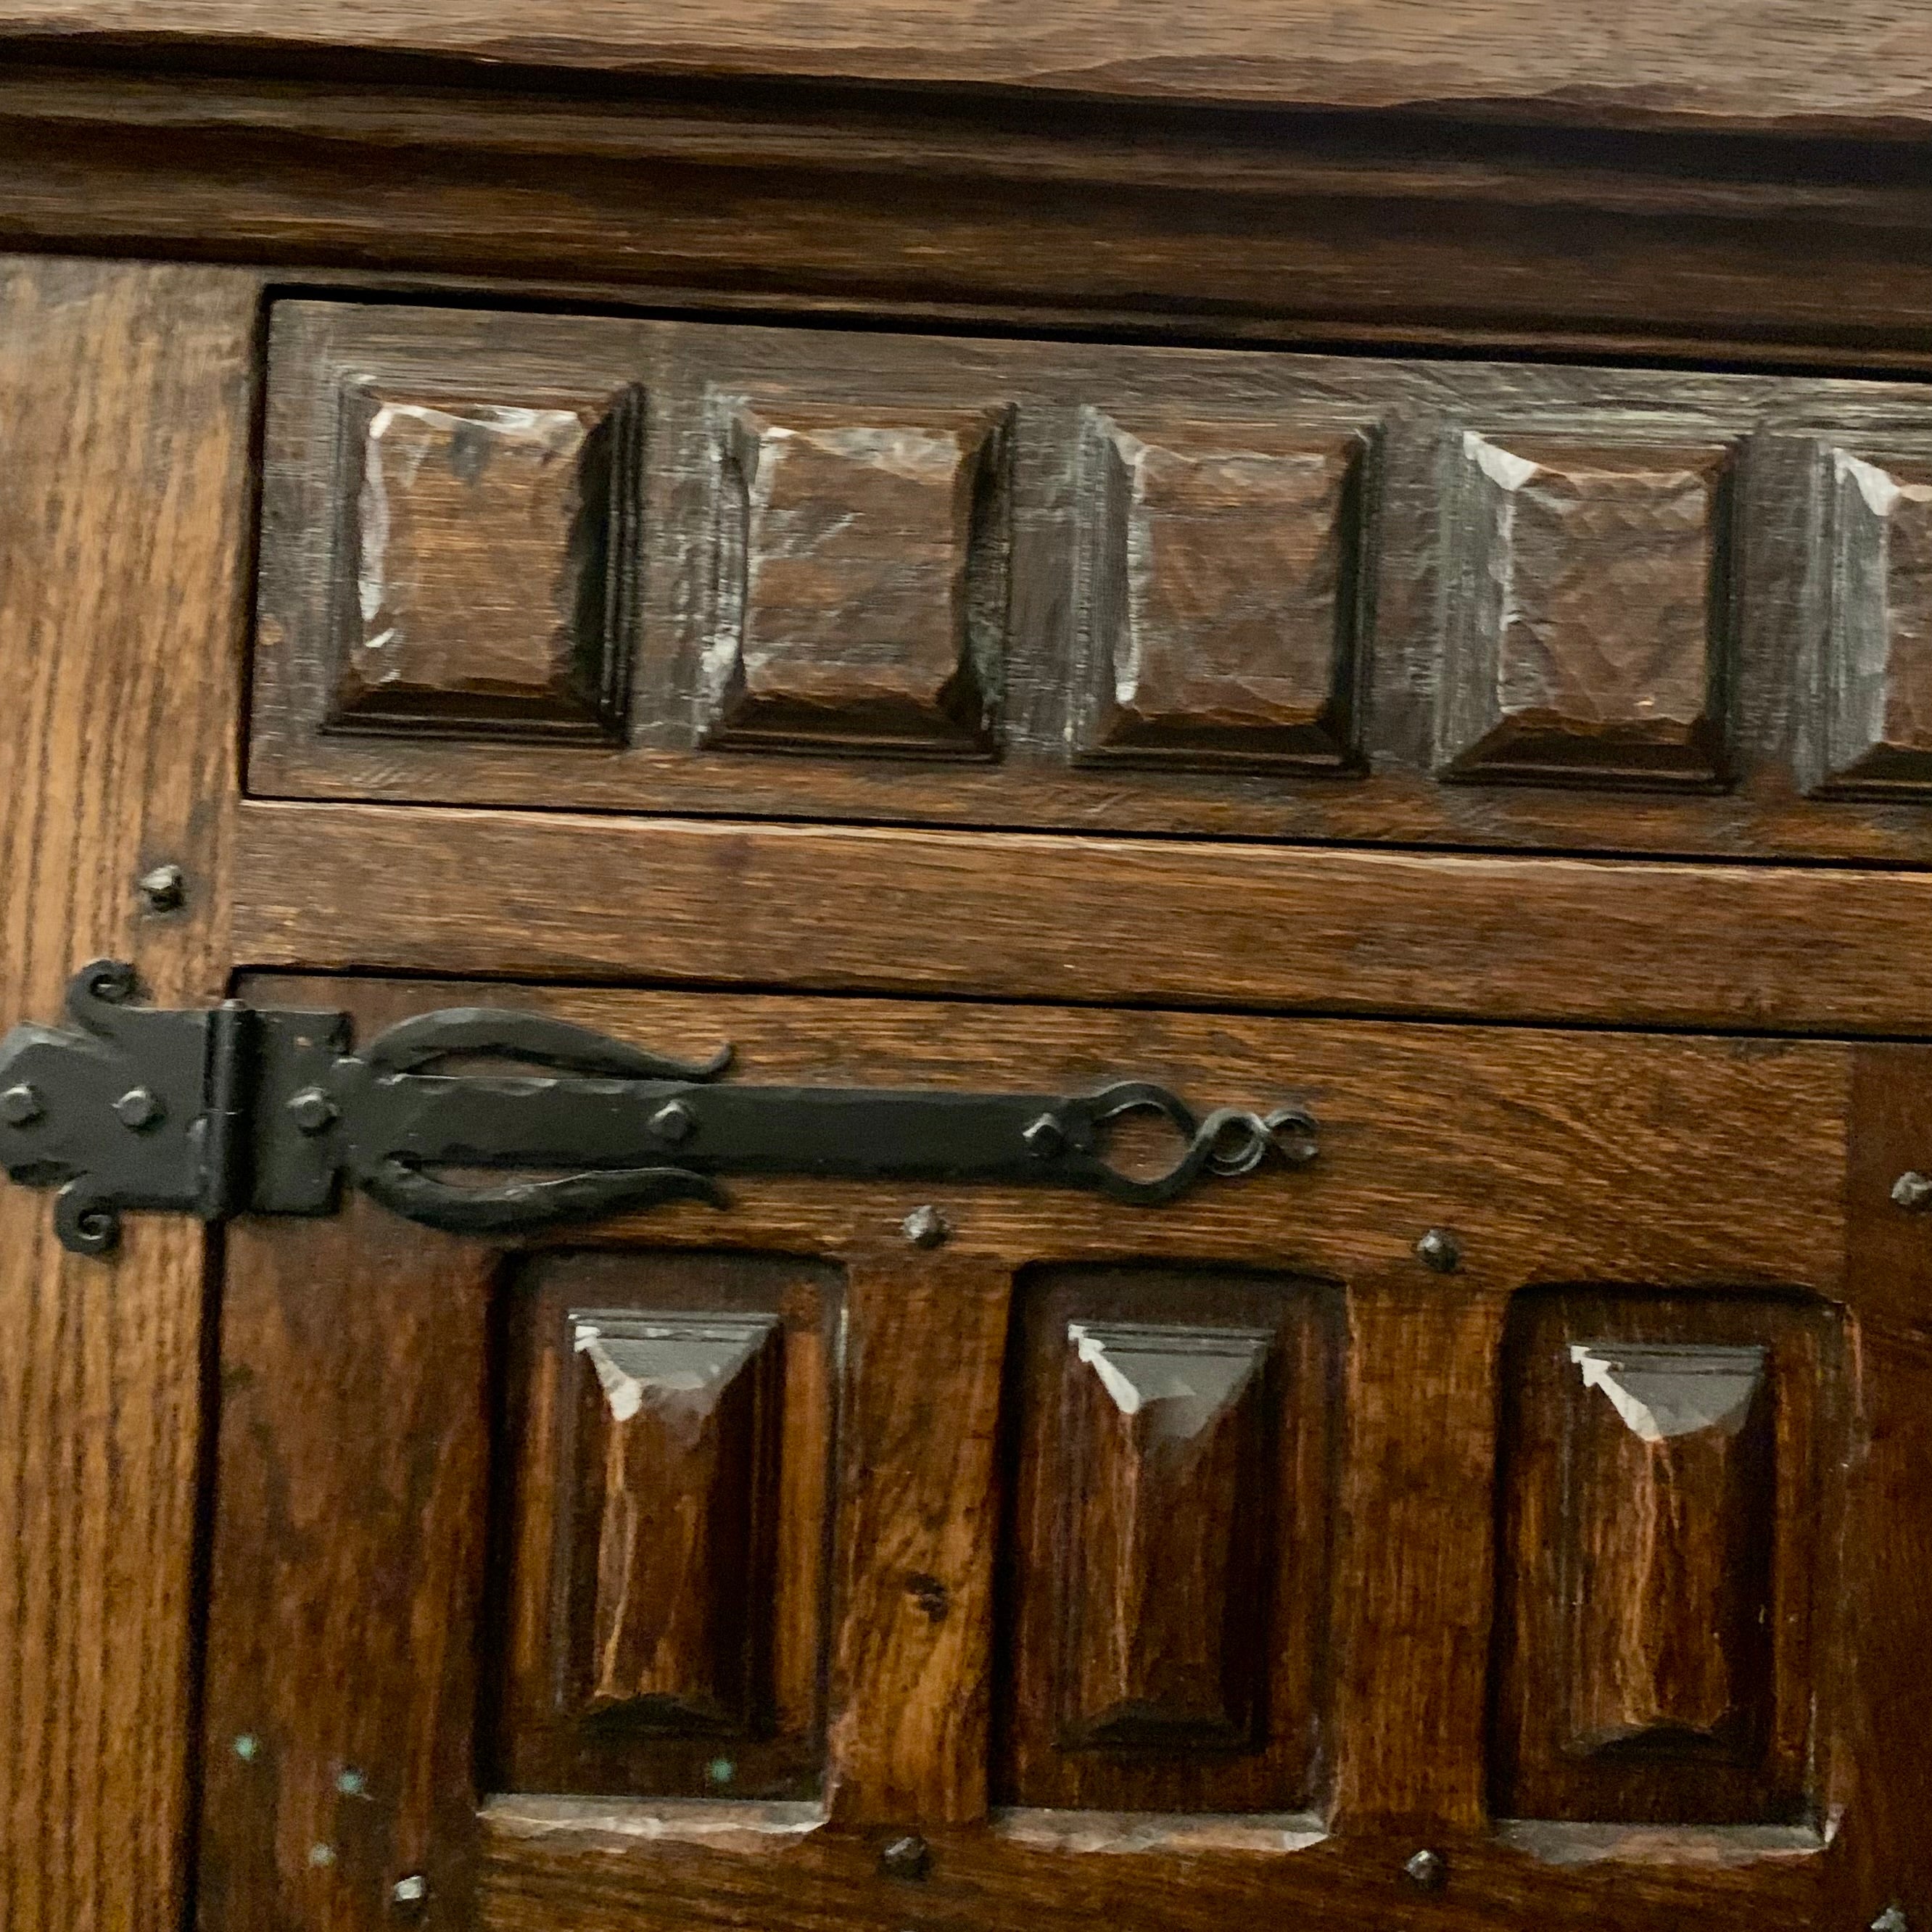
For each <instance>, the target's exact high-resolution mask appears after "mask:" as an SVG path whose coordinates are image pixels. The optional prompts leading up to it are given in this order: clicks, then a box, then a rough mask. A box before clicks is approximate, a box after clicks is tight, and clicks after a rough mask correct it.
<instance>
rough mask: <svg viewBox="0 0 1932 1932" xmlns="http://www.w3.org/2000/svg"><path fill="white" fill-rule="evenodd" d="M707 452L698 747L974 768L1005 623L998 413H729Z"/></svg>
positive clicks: (987, 742)
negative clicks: (712, 599) (709, 610)
mask: <svg viewBox="0 0 1932 1932" xmlns="http://www.w3.org/2000/svg"><path fill="white" fill-rule="evenodd" d="M721 441H722V443H723V461H724V471H725V475H724V496H723V513H722V516H721V526H720V532H719V544H718V625H717V628H716V631H715V635H714V637H713V640H712V643H711V646H710V647H709V650H708V651H707V653H706V661H705V666H704V678H703V706H704V715H703V729H704V732H705V735H706V738H707V739H708V740H709V742H712V743H715V744H719V745H745V746H762V747H764V748H773V749H786V748H790V749H793V750H801V751H848V752H851V751H856V752H868V751H869V752H889V753H898V754H941V755H951V756H956V757H957V756H971V755H975V754H979V755H985V754H988V753H989V751H990V749H991V742H992V740H991V731H992V712H993V703H994V699H995V694H997V691H998V684H999V676H1000V664H1001V656H1002V652H1003V648H1004V640H1005V632H1006V622H1007V482H1006V455H1005V445H1006V434H1005V416H1004V412H1001V411H998V410H980V411H971V410H966V411H944V410H933V411H925V412H918V413H898V412H895V411H892V410H884V409H881V410H861V409H859V408H857V407H849V408H848V407H829V406H828V407H815V406H805V405H786V406H783V407H779V406H777V405H772V406H770V407H752V406H751V405H749V404H742V405H739V406H738V407H735V408H733V410H732V411H731V413H730V416H729V419H728V421H727V423H726V425H725V426H724V433H723V435H722V438H721Z"/></svg>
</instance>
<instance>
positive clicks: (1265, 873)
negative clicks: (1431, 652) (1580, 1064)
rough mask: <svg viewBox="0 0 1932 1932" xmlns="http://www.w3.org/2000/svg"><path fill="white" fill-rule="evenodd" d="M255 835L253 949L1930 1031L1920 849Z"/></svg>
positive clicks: (361, 826)
mask: <svg viewBox="0 0 1932 1932" xmlns="http://www.w3.org/2000/svg"><path fill="white" fill-rule="evenodd" d="M425 853H434V854H435V855H436V859H435V862H434V865H433V866H428V867H426V866H425V865H424V864H423V863H422V856H423V855H424V854H425ZM234 908H235V909H234V919H235V946H236V958H237V959H238V960H239V962H243V963H245V964H246V965H250V966H262V967H273V966H305V967H308V968H318V969H321V970H324V971H327V970H337V971H401V972H416V973H436V974H452V975H463V976H475V977H514V978H530V979H538V978H544V979H550V978H554V979H563V980H589V981H607V982H618V983H639V982H651V983H667V984H679V983H682V984H690V983H703V984H715V985H719V986H787V987H791V988H794V989H799V990H801V991H804V990H810V991H821V992H871V993H896V994H928V995H947V996H953V997H959V998H989V999H1025V1000H1052V1001H1077V1002H1094V1003H1106V1002H1115V1003H1121V1004H1129V1005H1163V1006H1182V1007H1224V1008H1232V1009H1244V1010H1255V1011H1304V1012H1317V1013H1359V1014H1377V1015H1388V1016H1412V1017H1432V1016H1433V1017H1457V1018H1461V1017H1468V1018H1477V1017H1481V1016H1490V1017H1492V1018H1493V1017H1494V1016H1497V1015H1499V1014H1507V1015H1508V1016H1509V1018H1510V1019H1511V1021H1513V1022H1519V1021H1531V1022H1570V1023H1597V1024H1603V1025H1619V1026H1645V1027H1672V1028H1675V1027H1684V1028H1707V1027H1710V1028H1726V1029H1729V1028H1738V1029H1742V1030H1748V1031H1763V1032H1770V1033H1800V1032H1825V1033H1832V1034H1900V1035H1909V1034H1924V1033H1926V1032H1927V1031H1932V1020H1929V1019H1928V1016H1932V958H1928V957H1927V955H1926V953H1925V950H1924V948H1923V947H1921V945H1919V944H1918V935H1919V934H1921V933H1922V932H1924V930H1925V929H1926V925H1927V921H1928V920H1932V875H1928V874H1924V873H1920V872H1906V871H1872V870H1866V869H1854V868H1835V867H1824V866H1796V865H1794V866H1784V865H1754V866H1726V865H1703V864H1691V863H1673V862H1652V861H1637V860H1625V859H1559V858H1508V857H1490V856H1466V855H1462V854H1423V853H1401V852H1369V851H1362V850H1355V849H1352V848H1347V847H1306V846H1287V845H1262V844H1243V843H1234V842H1229V843H1225V844H1205V843H1196V842H1193V841H1181V840H1156V839H1125V838H1082V837H1072V838H1070V837H1065V836H1047V835H1038V834H1031V833H1027V834H1007V833H1002V834H994V835H988V834H985V833H975V832H929V831H908V830H904V829H849V828H841V827H829V826H827V827H807V826H774V825H766V824H743V823H730V822H722V823H721V822H698V821H691V820H672V819H641V818H619V817H595V816H592V815H589V814H564V813H539V812H514V811H460V810H452V809H445V808H435V807H426V806H386V805H311V804H285V803H269V802H246V803H245V804H244V805H243V806H242V810H241V814H240V826H239V859H238V863H237V867H236V882H235V898H234Z"/></svg>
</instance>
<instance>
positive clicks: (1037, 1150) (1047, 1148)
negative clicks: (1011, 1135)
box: [1020, 1114, 1067, 1160]
mask: <svg viewBox="0 0 1932 1932" xmlns="http://www.w3.org/2000/svg"><path fill="white" fill-rule="evenodd" d="M1020 1139H1022V1140H1023V1141H1025V1142H1026V1145H1027V1152H1028V1154H1031V1155H1032V1156H1033V1157H1034V1160H1052V1158H1053V1157H1054V1156H1055V1154H1058V1153H1060V1152H1061V1151H1063V1150H1064V1148H1065V1147H1066V1145H1067V1130H1066V1129H1065V1128H1064V1127H1062V1126H1061V1124H1060V1123H1059V1122H1058V1121H1056V1120H1055V1118H1053V1116H1052V1115H1051V1114H1043V1115H1040V1118H1039V1119H1038V1120H1037V1121H1033V1122H1032V1123H1031V1124H1029V1125H1028V1126H1027V1127H1024V1128H1022V1130H1021V1133H1020Z"/></svg>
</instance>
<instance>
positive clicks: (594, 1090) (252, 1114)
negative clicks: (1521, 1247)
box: [0, 960, 1318, 1254]
mask: <svg viewBox="0 0 1932 1932" xmlns="http://www.w3.org/2000/svg"><path fill="white" fill-rule="evenodd" d="M134 991H135V979H134V974H133V969H132V968H130V967H127V966H125V965H121V964H120V963H118V962H116V961H113V960H100V961H97V962H95V964H94V965H92V966H89V967H87V968H85V969H83V971H81V972H80V974H78V975H77V976H76V977H75V979H74V983H73V984H72V986H71V987H70V988H69V989H68V1003H67V1004H68V1016H69V1018H70V1019H71V1022H72V1023H71V1025H68V1026H58V1027H56V1026H41V1025H34V1024H31V1023H29V1024H28V1025H23V1026H18V1027H16V1028H14V1029H13V1031H12V1032H11V1033H10V1034H7V1037H6V1038H5V1040H0V1166H5V1169H6V1171H7V1173H8V1174H9V1175H10V1176H11V1177H12V1178H13V1179H14V1180H15V1181H20V1182H23V1183H25V1184H26V1185H28V1186H29V1187H58V1189H59V1190H60V1192H59V1194H58V1197H57V1199H56V1201H55V1208H54V1223H55V1227H56V1228H57V1229H58V1231H59V1234H60V1238H61V1239H62V1241H64V1242H65V1244H67V1246H68V1247H70V1248H72V1249H74V1250H77V1251H78V1252H79V1253H83V1254H101V1253H105V1252H106V1251H107V1250H108V1249H110V1248H111V1247H113V1245H114V1244H115V1241H116V1240H117V1239H118V1235H119V1232H120V1222H121V1214H122V1213H123V1211H126V1210H128V1209H142V1210H149V1211H160V1212H169V1211H172V1212H175V1213H183V1214H194V1215H198V1216H199V1217H200V1218H201V1219H202V1220H206V1221H218V1220H224V1219H226V1217H229V1216H230V1215H233V1214H239V1213H242V1212H244V1211H248V1212H252V1213H256V1214H327V1213H329V1212H330V1211H332V1209H333V1208H334V1207H335V1205H336V1202H337V1200H338V1197H339V1196H340V1193H341V1187H342V1186H343V1184H344V1182H345V1181H347V1182H348V1183H350V1184H353V1185H354V1186H356V1187H360V1188H362V1189H363V1190H365V1191H366V1192H367V1193H369V1194H371V1195H372V1196H374V1198H375V1199H377V1200H378V1201H380V1202H382V1203H383V1205H384V1206H386V1207H388V1208H392V1209H394V1210H395V1212H396V1213H398V1214H402V1215H405V1216H407V1217H408V1218H409V1219H410V1220H413V1221H418V1222H421V1223H423V1224H424V1225H425V1226H429V1227H432V1228H443V1229H449V1230H450V1231H452V1232H456V1233H461V1234H505V1233H515V1232H522V1231H524V1230H527V1229H534V1228H539V1227H542V1226H547V1225H550V1224H553V1223H561V1222H573V1221H588V1220H595V1219H596V1218H598V1217H600V1216H602V1215H605V1214H611V1213H613V1212H615V1211H617V1210H619V1209H621V1208H642V1207H646V1206H649V1205H651V1204H652V1203H653V1202H661V1201H670V1200H676V1199H697V1200H703V1201H709V1202H712V1204H713V1205H717V1206H724V1205H726V1202H727V1197H726V1196H725V1194H724V1191H723V1190H722V1189H721V1187H720V1186H719V1184H718V1177H719V1176H720V1175H731V1174H793V1175H823V1176H827V1177H832V1176H837V1177H843V1178H861V1179H874V1180H890V1179H905V1180H913V1179H933V1180H941V1181H954V1182H962V1181H1007V1182H1013V1181H1021V1182H1035V1183H1040V1184H1046V1185H1049V1186H1052V1187H1072V1188H1084V1189H1087V1190H1091V1191H1094V1192H1097V1193H1102V1194H1104V1195H1106V1196H1110V1197H1111V1198H1112V1199H1115V1200H1117V1201H1123V1202H1133V1203H1136V1204H1138V1205H1155V1204H1157V1203H1159V1202H1166V1201H1172V1200H1173V1199H1175V1198H1176V1196H1179V1195H1181V1194H1182V1193H1185V1192H1186V1191H1187V1190H1188V1189H1189V1188H1190V1187H1193V1186H1194V1185H1195V1184H1196V1183H1197V1182H1198V1181H1202V1180H1204V1179H1206V1178H1210V1177H1216V1176H1219V1177H1224V1178H1225V1177H1232V1176H1235V1175H1244V1174H1248V1173H1251V1172H1253V1170H1254V1169H1256V1168H1257V1167H1259V1166H1260V1165H1261V1164H1262V1163H1263V1162H1264V1161H1265V1160H1268V1159H1270V1158H1271V1157H1277V1158H1280V1159H1281V1160H1285V1161H1286V1162H1288V1163H1290V1164H1291V1165H1293V1166H1301V1165H1302V1164H1304V1163H1307V1162H1308V1161H1310V1160H1313V1158H1314V1157H1315V1154H1316V1146H1317V1132H1318V1130H1317V1128H1316V1123H1315V1121H1313V1119H1312V1118H1310V1116H1309V1115H1308V1114H1307V1113H1306V1112H1304V1111H1303V1110H1302V1109H1300V1108H1298V1107H1282V1108H1279V1109H1276V1110H1275V1111H1274V1112H1269V1113H1265V1114H1264V1113H1260V1112H1250V1111H1247V1110H1246V1109H1241V1108H1237V1107H1223V1108H1220V1109H1217V1110H1215V1111H1214V1112H1211V1113H1209V1114H1208V1115H1205V1116H1200V1115H1196V1113H1195V1112H1194V1111H1193V1109H1191V1108H1190V1107H1189V1106H1188V1105H1187V1103H1186V1102H1184V1100H1181V1099H1180V1098H1179V1097H1178V1096H1177V1095H1176V1094H1173V1093H1172V1092H1170V1091H1169V1090H1168V1089H1167V1088H1165V1087H1161V1086H1157V1085H1154V1084H1153V1083H1152V1082H1148V1081H1140V1080H1123V1081H1118V1082H1114V1083H1112V1085H1108V1086H1105V1087H1103V1088H1100V1090H1099V1091H1097V1092H1095V1093H1091V1094H974V1093H962V1092H955V1091H950V1090H926V1091H920V1090H910V1089H907V1090H899V1089H895V1088H873V1087H760V1086H752V1085H740V1084H739V1083H737V1082H730V1081H725V1080H723V1079H721V1078H720V1076H721V1075H722V1074H723V1073H724V1070H725V1069H726V1067H727V1066H728V1065H729V1064H730V1058H731V1055H730V1049H729V1048H728V1047H727V1048H724V1049H721V1051H720V1052H718V1054H717V1055H715V1057H714V1058H712V1059H711V1060H709V1061H706V1062H705V1063H704V1064H702V1065H696V1066H694V1065H688V1064H685V1063H683V1062H681V1061H674V1060H668V1059H666V1058H663V1057H662V1056H661V1055H657V1054H653V1053H649V1052H645V1051H643V1049H640V1048H637V1047H634V1046H627V1045H625V1043H622V1042H621V1041H619V1040H609V1039H607V1038H605V1037H604V1036H603V1035H602V1034H596V1033H592V1032H591V1031H589V1030H588V1029H587V1028H583V1027H579V1026H574V1025H571V1024H570V1023H568V1022H566V1021H562V1020H557V1019H550V1018H547V1017H546V1016H544V1015H541V1014H538V1013H519V1012H515V1011H512V1010H507V1009H494V1008H490V1007H452V1008H448V1009H446V1010H443V1011H442V1012H440V1013H425V1014H422V1015H421V1016H419V1017H418V1018H416V1019H407V1020H404V1021H403V1022H401V1024H400V1025H395V1026H392V1027H391V1028H389V1029H388V1031H386V1032H384V1033H382V1034H379V1035H378V1036H377V1037H376V1038H375V1039H374V1040H371V1042H370V1043H368V1046H366V1047H365V1048H364V1049H362V1051H361V1052H359V1053H356V1052H351V1050H350V1023H349V1019H348V1016H347V1015H346V1014H343V1013H302V1012H293V1011H287V1010H278V1009H273V1008H258V1007H246V1006H244V1005H242V1004H241V1003H240V1002H239V1001H233V1000H231V1001H227V1002H226V1004H223V1005H221V1006H219V1007H213V1008H210V1009H207V1010H202V1011H193V1012H178V1011H169V1010H164V1009H160V1008H155V1007H142V1006H139V1005H136V1004H133V994H134ZM479 1062H480V1063H482V1064H483V1066H482V1070H478V1065H477V1063H479ZM512 1069H514V1070H512ZM1136 1113H1146V1114H1154V1115H1159V1116H1160V1117H1161V1118H1163V1119H1165V1120H1166V1121H1167V1122H1168V1123H1169V1124H1170V1125H1171V1126H1172V1127H1173V1129H1174V1130H1175V1132H1176V1133H1178V1136H1179V1137H1180V1140H1181V1151H1180V1152H1179V1154H1178V1157H1177V1158H1176V1159H1175V1161H1174V1163H1173V1164H1172V1166H1171V1167H1169V1169H1167V1170H1166V1172H1163V1173H1160V1174H1158V1175H1154V1176H1151V1177H1141V1176H1136V1175H1133V1174H1131V1173H1130V1172H1127V1171H1125V1170H1124V1169H1121V1168H1119V1167H1117V1166H1114V1165H1112V1163H1111V1162H1110V1160H1109V1156H1108V1148H1107V1139H1108V1130H1109V1127H1110V1126H1111V1125H1112V1124H1113V1123H1114V1122H1115V1121H1118V1120H1120V1119H1121V1118H1122V1117H1123V1116H1124V1115H1130V1114H1136ZM477 1170H484V1171H486V1172H490V1171H493V1172H497V1173H502V1174H505V1175H511V1176H514V1178H508V1179H505V1180H504V1181H500V1182H497V1181H490V1180H487V1179H486V1180H485V1181H484V1182H482V1183H481V1184H466V1183H464V1182H463V1181H459V1180H458V1178H455V1177H456V1176H457V1175H459V1174H464V1173H472V1172H475V1171H477Z"/></svg>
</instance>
